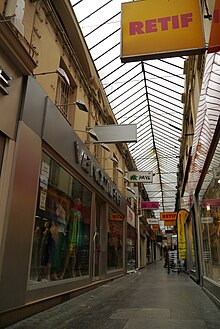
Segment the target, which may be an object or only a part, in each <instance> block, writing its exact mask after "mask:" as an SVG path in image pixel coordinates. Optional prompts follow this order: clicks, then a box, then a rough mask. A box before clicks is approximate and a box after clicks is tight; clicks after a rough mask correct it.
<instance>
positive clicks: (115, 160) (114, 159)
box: [109, 156, 118, 164]
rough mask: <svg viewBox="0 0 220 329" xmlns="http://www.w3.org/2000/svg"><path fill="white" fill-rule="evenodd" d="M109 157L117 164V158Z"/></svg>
mask: <svg viewBox="0 0 220 329" xmlns="http://www.w3.org/2000/svg"><path fill="white" fill-rule="evenodd" d="M109 159H110V160H112V161H113V162H114V163H116V164H118V160H117V159H116V158H115V157H113V156H110V157H109Z"/></svg>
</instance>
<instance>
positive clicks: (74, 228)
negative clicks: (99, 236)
mask: <svg viewBox="0 0 220 329" xmlns="http://www.w3.org/2000/svg"><path fill="white" fill-rule="evenodd" d="M80 209H81V201H80V199H79V198H77V199H76V200H75V201H74V202H73V207H72V208H70V211H69V213H68V214H67V218H66V222H67V251H66V258H65V261H64V268H63V272H62V274H61V277H60V278H61V279H62V278H63V277H64V275H65V273H66V270H67V267H68V265H69V263H70V266H71V274H72V277H75V267H76V261H77V250H78V247H80V246H81V245H82V214H81V211H80Z"/></svg>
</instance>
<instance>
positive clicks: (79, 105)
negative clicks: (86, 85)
mask: <svg viewBox="0 0 220 329" xmlns="http://www.w3.org/2000/svg"><path fill="white" fill-rule="evenodd" d="M76 105H77V106H78V108H79V109H80V110H81V111H83V112H87V113H88V109H87V107H86V105H85V103H84V102H83V101H80V100H78V101H76Z"/></svg>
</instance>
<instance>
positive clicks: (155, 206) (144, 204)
mask: <svg viewBox="0 0 220 329" xmlns="http://www.w3.org/2000/svg"><path fill="white" fill-rule="evenodd" d="M159 206H160V203H159V202H150V201H141V209H152V210H156V209H159Z"/></svg>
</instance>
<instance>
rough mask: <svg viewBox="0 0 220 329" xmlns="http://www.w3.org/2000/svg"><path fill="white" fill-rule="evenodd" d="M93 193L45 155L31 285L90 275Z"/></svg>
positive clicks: (32, 259) (36, 222) (43, 157)
mask: <svg viewBox="0 0 220 329" xmlns="http://www.w3.org/2000/svg"><path fill="white" fill-rule="evenodd" d="M91 199H92V193H91V192H90V191H89V190H88V189H87V188H85V187H84V186H83V185H82V184H81V183H80V182H79V181H78V180H76V179H75V178H74V177H73V176H71V175H70V174H69V173H68V172H67V171H66V170H65V169H63V168H62V167H61V166H60V165H59V164H58V163H57V162H55V161H54V160H53V159H52V158H50V157H49V156H48V155H47V154H46V153H43V155H42V166H41V172H40V180H39V191H38V201H37V210H36V217H35V225H34V234H33V245H32V258H31V269H30V284H34V283H39V282H48V281H54V280H62V279H69V278H73V277H78V276H85V275H88V274H89V250H90V248H89V245H90V222H91Z"/></svg>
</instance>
